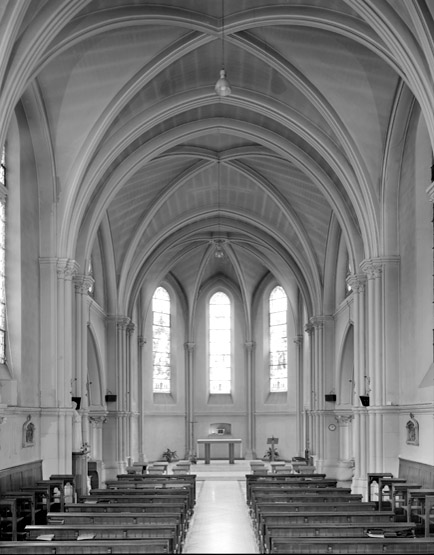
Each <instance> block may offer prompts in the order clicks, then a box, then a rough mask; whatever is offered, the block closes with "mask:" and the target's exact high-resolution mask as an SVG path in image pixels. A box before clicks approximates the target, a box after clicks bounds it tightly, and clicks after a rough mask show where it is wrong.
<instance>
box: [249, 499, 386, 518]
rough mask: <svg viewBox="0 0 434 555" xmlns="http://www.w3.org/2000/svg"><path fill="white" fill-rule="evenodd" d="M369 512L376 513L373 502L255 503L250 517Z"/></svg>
mask: <svg viewBox="0 0 434 555" xmlns="http://www.w3.org/2000/svg"><path fill="white" fill-rule="evenodd" d="M369 510H371V511H372V512H376V510H377V506H376V504H375V503H374V502H368V501H362V502H360V503H342V502H340V503H336V502H335V501H329V502H328V503H327V504H325V503H323V502H317V503H314V502H308V503H304V502H298V503H296V502H294V503H275V502H267V503H265V502H264V503H256V504H255V505H253V506H252V507H251V512H250V514H251V517H252V519H253V520H254V522H258V521H259V513H260V512H261V511H263V512H270V511H271V512H276V513H277V512H281V513H303V512H315V513H321V512H324V511H328V512H329V513H335V512H336V513H338V512H343V511H346V512H348V513H350V514H354V513H359V512H365V511H369Z"/></svg>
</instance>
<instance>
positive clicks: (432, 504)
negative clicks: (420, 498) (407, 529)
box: [420, 495, 434, 538]
mask: <svg viewBox="0 0 434 555" xmlns="http://www.w3.org/2000/svg"><path fill="white" fill-rule="evenodd" d="M433 508H434V495H426V496H425V502H424V511H423V513H421V515H420V519H421V520H422V521H423V524H424V533H425V537H426V538H429V536H430V525H431V523H434V514H432V509H433Z"/></svg>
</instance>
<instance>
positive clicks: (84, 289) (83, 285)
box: [73, 274, 95, 295]
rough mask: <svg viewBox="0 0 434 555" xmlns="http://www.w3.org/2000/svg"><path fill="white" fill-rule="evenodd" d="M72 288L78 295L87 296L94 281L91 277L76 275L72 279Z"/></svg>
mask: <svg viewBox="0 0 434 555" xmlns="http://www.w3.org/2000/svg"><path fill="white" fill-rule="evenodd" d="M73 280H74V287H75V291H76V293H79V294H80V295H87V294H88V293H89V290H90V289H91V287H92V286H93V285H94V283H95V280H94V279H93V277H91V276H85V275H80V274H77V275H75V276H74V277H73Z"/></svg>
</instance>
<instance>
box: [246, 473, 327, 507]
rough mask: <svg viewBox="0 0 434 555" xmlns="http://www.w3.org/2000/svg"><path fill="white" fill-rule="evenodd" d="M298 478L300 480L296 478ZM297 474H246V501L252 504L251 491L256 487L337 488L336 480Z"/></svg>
mask: <svg viewBox="0 0 434 555" xmlns="http://www.w3.org/2000/svg"><path fill="white" fill-rule="evenodd" d="M294 476H298V478H294ZM299 476H300V475H297V474H285V475H281V474H280V475H279V474H267V475H265V476H263V475H262V476H260V475H257V474H246V499H247V503H249V502H250V497H251V491H252V488H254V487H255V486H256V485H264V486H267V485H270V486H271V485H274V486H275V485H290V486H293V487H302V488H306V487H325V488H332V487H337V480H336V479H334V478H314V479H313V478H309V479H305V478H300V477H299Z"/></svg>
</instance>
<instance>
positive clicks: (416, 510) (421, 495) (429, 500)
mask: <svg viewBox="0 0 434 555" xmlns="http://www.w3.org/2000/svg"><path fill="white" fill-rule="evenodd" d="M433 507H434V489H433V488H430V489H428V488H420V489H409V490H408V491H407V500H406V513H407V521H408V522H412V521H414V522H422V523H423V525H424V532H425V536H426V537H429V534H430V524H431V522H434V518H433V517H434V515H432V514H431V511H432V509H433Z"/></svg>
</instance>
